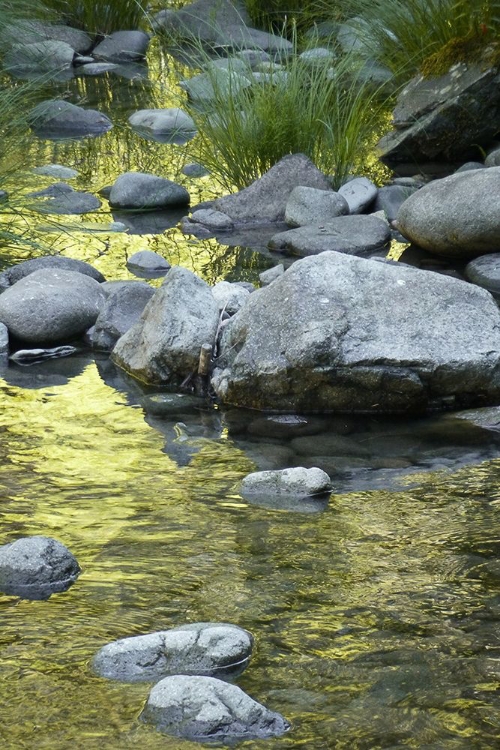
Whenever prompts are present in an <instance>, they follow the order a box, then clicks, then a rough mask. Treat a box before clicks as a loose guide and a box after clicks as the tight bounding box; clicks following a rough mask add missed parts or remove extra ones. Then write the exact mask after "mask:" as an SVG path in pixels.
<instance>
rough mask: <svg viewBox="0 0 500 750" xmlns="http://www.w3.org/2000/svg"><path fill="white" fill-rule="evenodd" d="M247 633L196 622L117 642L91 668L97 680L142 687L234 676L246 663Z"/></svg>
mask: <svg viewBox="0 0 500 750" xmlns="http://www.w3.org/2000/svg"><path fill="white" fill-rule="evenodd" d="M252 648H253V638H252V636H251V634H250V633H249V632H248V631H246V630H243V628H239V627H238V626H237V625H230V624H228V623H214V622H196V623H193V624H191V625H182V626H180V627H178V628H172V629H171V630H162V631H160V632H157V633H149V634H147V635H138V636H133V637H131V638H121V639H120V640H118V641H113V643H108V644H107V645H106V646H103V648H101V649H100V651H98V652H97V654H96V655H95V656H94V659H93V660H92V668H93V670H94V671H95V672H97V674H99V675H101V677H108V678H109V679H112V680H120V681H122V682H148V681H153V680H159V679H161V678H162V677H167V675H172V674H186V675H208V676H211V677H215V676H222V675H233V674H240V673H241V672H242V671H243V670H244V668H245V667H246V666H247V664H248V662H249V661H250V656H251V653H252Z"/></svg>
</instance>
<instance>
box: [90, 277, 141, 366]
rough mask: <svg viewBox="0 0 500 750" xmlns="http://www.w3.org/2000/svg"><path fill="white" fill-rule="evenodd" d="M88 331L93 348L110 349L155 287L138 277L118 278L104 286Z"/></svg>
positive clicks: (138, 314)
mask: <svg viewBox="0 0 500 750" xmlns="http://www.w3.org/2000/svg"><path fill="white" fill-rule="evenodd" d="M105 291H106V294H107V297H106V301H105V302H104V303H103V305H102V307H101V311H100V312H99V316H98V318H97V320H96V322H95V327H94V332H93V335H92V346H93V347H94V348H95V349H101V350H103V351H111V349H112V348H113V347H114V345H115V344H116V342H117V341H118V339H119V338H120V337H121V336H123V334H124V333H126V332H127V331H128V330H129V329H130V328H132V326H133V325H135V324H136V323H137V321H138V320H139V318H140V316H141V315H142V312H143V310H144V308H145V307H146V305H147V303H148V302H149V300H150V299H151V297H152V296H153V295H154V293H155V290H154V289H153V287H151V286H149V284H146V283H144V282H141V281H122V282H120V283H119V284H118V285H117V286H116V288H115V289H113V287H111V289H110V290H108V289H106V290H105Z"/></svg>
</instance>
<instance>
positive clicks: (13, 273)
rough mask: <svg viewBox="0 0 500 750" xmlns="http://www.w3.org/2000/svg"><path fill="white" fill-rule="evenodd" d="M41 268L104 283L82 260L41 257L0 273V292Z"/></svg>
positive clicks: (97, 273)
mask: <svg viewBox="0 0 500 750" xmlns="http://www.w3.org/2000/svg"><path fill="white" fill-rule="evenodd" d="M42 268H60V269H62V270H64V271H74V272H75V273H83V274H85V275H86V276H90V277H91V278H93V279H95V280H96V281H98V282H99V283H102V282H104V281H106V279H105V278H104V276H103V275H102V273H101V272H100V271H98V270H97V269H96V268H94V266H91V265H90V263H85V261H83V260H75V259H74V258H65V257H64V256H63V255H43V256H42V257H41V258H32V259H31V260H25V261H24V262H23V263H17V264H16V265H15V266H10V268H6V269H5V271H3V272H2V273H0V292H2V291H3V290H4V289H8V288H9V287H10V286H12V285H13V284H15V283H16V282H17V281H19V280H20V279H24V277H25V276H29V275H30V273H33V271H40V270H41V269H42Z"/></svg>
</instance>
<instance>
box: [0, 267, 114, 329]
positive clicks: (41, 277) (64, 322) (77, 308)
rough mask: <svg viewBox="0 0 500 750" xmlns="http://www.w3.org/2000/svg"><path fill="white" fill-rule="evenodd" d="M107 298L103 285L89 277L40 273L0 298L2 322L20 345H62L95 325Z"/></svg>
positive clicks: (60, 272) (51, 271)
mask: <svg viewBox="0 0 500 750" xmlns="http://www.w3.org/2000/svg"><path fill="white" fill-rule="evenodd" d="M105 298H106V295H105V293H104V292H103V290H102V289H101V285H100V284H99V283H98V282H97V281H95V279H92V278H91V277H90V276H86V275H85V274H83V273H75V272H74V271H66V270H62V269H57V268H50V269H41V270H39V271H34V272H33V273H31V274H29V276H26V277H25V278H23V279H21V280H20V281H18V282H17V283H16V284H14V286H11V287H9V288H8V289H6V290H5V291H4V292H3V294H1V295H0V321H1V322H2V323H4V324H5V325H6V326H7V328H8V329H9V333H11V334H12V335H13V336H15V337H16V338H17V339H19V340H21V341H25V342H28V343H31V344H58V343H63V342H65V341H68V340H70V339H73V338H76V337H77V336H81V335H82V334H84V333H85V331H86V330H87V329H88V328H90V327H91V326H92V325H93V324H94V323H95V321H96V319H97V316H98V315H99V310H100V308H101V306H102V304H103V303H104V300H105Z"/></svg>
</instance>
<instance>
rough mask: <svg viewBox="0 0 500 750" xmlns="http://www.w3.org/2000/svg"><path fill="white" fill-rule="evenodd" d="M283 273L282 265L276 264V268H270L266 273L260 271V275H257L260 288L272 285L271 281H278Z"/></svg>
mask: <svg viewBox="0 0 500 750" xmlns="http://www.w3.org/2000/svg"><path fill="white" fill-rule="evenodd" d="M284 273H285V267H284V265H283V263H278V265H277V266H273V267H272V268H268V269H267V271H262V273H259V280H260V283H261V284H262V286H269V284H272V283H273V281H275V280H276V279H279V277H280V276H283V274H284Z"/></svg>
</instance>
